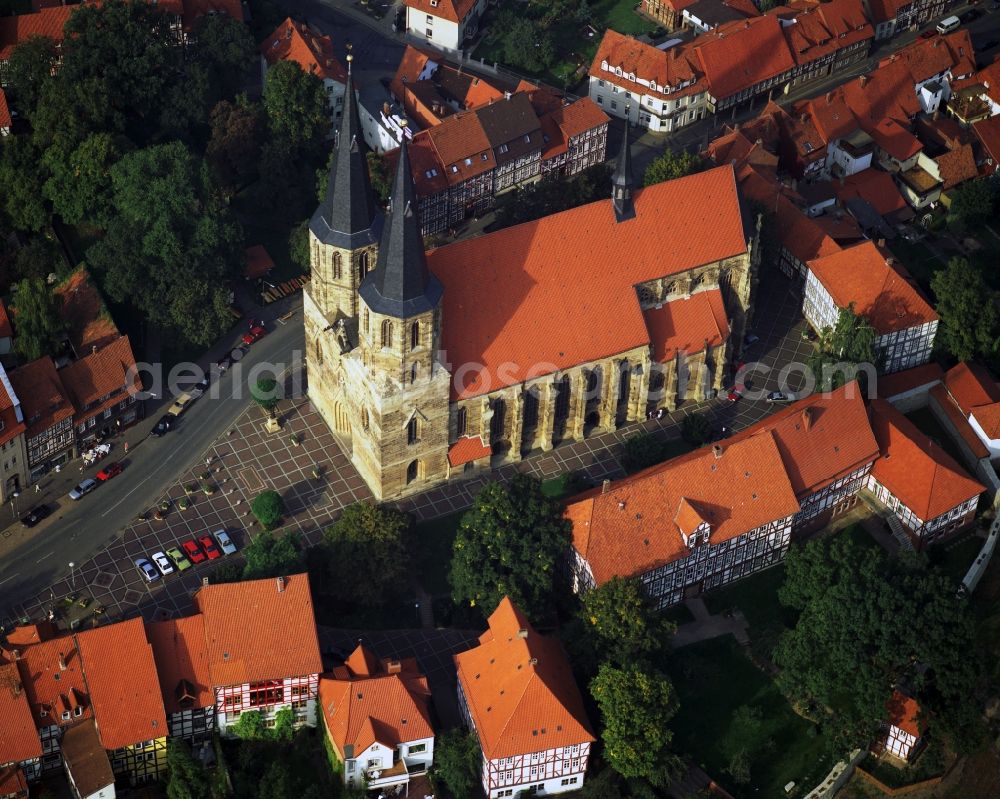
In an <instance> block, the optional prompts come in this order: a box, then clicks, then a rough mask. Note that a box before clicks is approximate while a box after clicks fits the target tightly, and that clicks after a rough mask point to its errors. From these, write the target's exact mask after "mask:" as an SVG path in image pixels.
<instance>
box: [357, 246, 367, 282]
mask: <svg viewBox="0 0 1000 799" xmlns="http://www.w3.org/2000/svg"><path fill="white" fill-rule="evenodd" d="M368 272H369V267H368V250H365V251H364V252H363V253H361V257H360V258H359V259H358V282H359V283H360V282H361V281H362V280H364V279H365V275H367V274H368Z"/></svg>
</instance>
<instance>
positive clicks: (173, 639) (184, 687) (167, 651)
mask: <svg viewBox="0 0 1000 799" xmlns="http://www.w3.org/2000/svg"><path fill="white" fill-rule="evenodd" d="M146 635H147V637H148V638H149V643H150V645H151V646H152V647H153V660H154V662H155V663H156V674H157V677H158V678H159V685H160V695H161V697H162V699H163V707H164V709H165V711H166V713H167V728H168V730H169V733H170V737H172V738H182V739H183V740H185V741H187V742H188V744H190V745H196V744H200V743H204V742H205V741H210V740H211V738H212V733H213V732H214V731H215V691H214V690H213V686H212V677H211V674H210V673H209V668H208V647H207V645H206V642H205V618H204V616H202V615H201V614H196V615H194V616H182V617H181V618H179V619H170V620H167V621H157V622H150V623H147V624H146Z"/></svg>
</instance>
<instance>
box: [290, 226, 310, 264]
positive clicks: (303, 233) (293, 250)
mask: <svg viewBox="0 0 1000 799" xmlns="http://www.w3.org/2000/svg"><path fill="white" fill-rule="evenodd" d="M288 254H289V256H291V259H292V263H294V264H295V265H296V266H299V267H301V269H302V270H303V271H304V272H306V273H307V274H308V273H309V271H310V270H311V269H312V260H311V258H310V257H309V220H308V219H303V220H302V221H301V222H299V224H297V225H296V226H295V227H293V228H292V232H291V233H289V234H288Z"/></svg>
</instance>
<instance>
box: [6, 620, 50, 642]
mask: <svg viewBox="0 0 1000 799" xmlns="http://www.w3.org/2000/svg"><path fill="white" fill-rule="evenodd" d="M55 637H56V627H55V625H54V624H53V623H52V622H50V621H39V622H35V623H34V624H24V625H22V626H20V627H15V628H14V629H13V630H11V631H10V632H9V633H7V643H8V644H10V645H11V646H27V645H28V644H39V643H41V642H42V641H48V640H49V639H50V638H55Z"/></svg>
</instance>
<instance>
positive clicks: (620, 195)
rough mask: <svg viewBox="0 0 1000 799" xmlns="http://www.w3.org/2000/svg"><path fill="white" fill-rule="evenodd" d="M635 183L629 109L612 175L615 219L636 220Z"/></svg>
mask: <svg viewBox="0 0 1000 799" xmlns="http://www.w3.org/2000/svg"><path fill="white" fill-rule="evenodd" d="M634 189H635V181H634V180H633V179H632V152H631V151H630V150H629V146H628V108H627V107H626V109H625V125H624V129H623V130H622V148H621V150H619V151H618V158H617V160H616V161H615V171H614V172H613V173H612V175H611V203H612V205H613V206H614V209H615V219H616V220H617V221H618V222H624V221H625V220H626V219H634V218H635V206H634V205H633V204H632V192H633V191H634Z"/></svg>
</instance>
